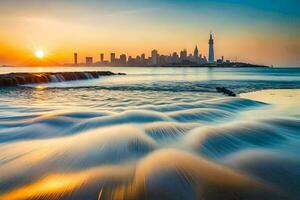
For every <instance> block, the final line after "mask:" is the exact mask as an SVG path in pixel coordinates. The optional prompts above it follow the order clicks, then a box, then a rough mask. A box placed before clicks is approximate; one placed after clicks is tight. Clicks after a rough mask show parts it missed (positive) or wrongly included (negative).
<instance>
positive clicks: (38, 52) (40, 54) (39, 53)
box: [35, 50, 45, 59]
mask: <svg viewBox="0 0 300 200" xmlns="http://www.w3.org/2000/svg"><path fill="white" fill-rule="evenodd" d="M44 56H45V53H44V51H43V50H36V51H35V57H37V58H39V59H42V58H44Z"/></svg>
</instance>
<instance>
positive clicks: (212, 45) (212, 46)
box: [208, 33, 215, 64]
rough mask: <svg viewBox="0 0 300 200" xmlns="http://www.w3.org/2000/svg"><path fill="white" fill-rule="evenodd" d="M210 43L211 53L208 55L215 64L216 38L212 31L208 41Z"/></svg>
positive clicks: (211, 62) (209, 59) (209, 60)
mask: <svg viewBox="0 0 300 200" xmlns="http://www.w3.org/2000/svg"><path fill="white" fill-rule="evenodd" d="M208 44H209V55H208V62H209V63H210V64H213V63H214V62H215V55H214V54H215V52H214V39H213V36H212V33H210V38H209V41H208Z"/></svg>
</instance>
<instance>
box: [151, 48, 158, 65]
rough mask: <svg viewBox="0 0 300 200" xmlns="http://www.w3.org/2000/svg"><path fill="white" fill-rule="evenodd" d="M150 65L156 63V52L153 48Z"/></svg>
mask: <svg viewBox="0 0 300 200" xmlns="http://www.w3.org/2000/svg"><path fill="white" fill-rule="evenodd" d="M151 65H158V52H157V50H155V49H154V50H152V52H151Z"/></svg>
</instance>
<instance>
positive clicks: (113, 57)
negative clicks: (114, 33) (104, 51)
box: [110, 53, 116, 64]
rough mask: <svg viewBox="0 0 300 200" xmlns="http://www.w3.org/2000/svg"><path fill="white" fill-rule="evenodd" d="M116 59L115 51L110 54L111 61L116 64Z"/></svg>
mask: <svg viewBox="0 0 300 200" xmlns="http://www.w3.org/2000/svg"><path fill="white" fill-rule="evenodd" d="M115 61H116V54H115V53H111V54H110V63H112V64H114V63H115Z"/></svg>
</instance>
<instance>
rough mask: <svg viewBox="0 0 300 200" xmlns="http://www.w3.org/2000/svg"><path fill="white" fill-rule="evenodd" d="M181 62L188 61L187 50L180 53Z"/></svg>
mask: <svg viewBox="0 0 300 200" xmlns="http://www.w3.org/2000/svg"><path fill="white" fill-rule="evenodd" d="M180 60H181V61H184V60H187V50H186V49H184V50H183V51H181V52H180Z"/></svg>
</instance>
